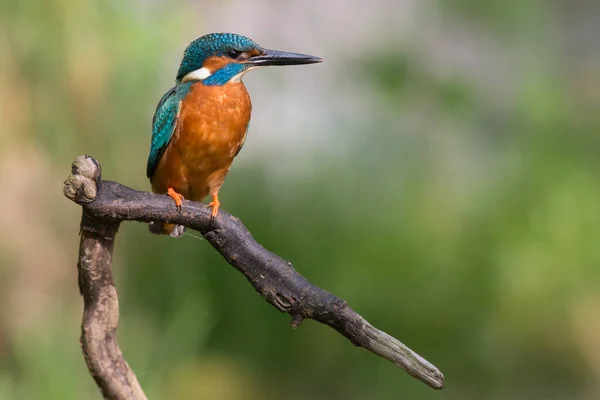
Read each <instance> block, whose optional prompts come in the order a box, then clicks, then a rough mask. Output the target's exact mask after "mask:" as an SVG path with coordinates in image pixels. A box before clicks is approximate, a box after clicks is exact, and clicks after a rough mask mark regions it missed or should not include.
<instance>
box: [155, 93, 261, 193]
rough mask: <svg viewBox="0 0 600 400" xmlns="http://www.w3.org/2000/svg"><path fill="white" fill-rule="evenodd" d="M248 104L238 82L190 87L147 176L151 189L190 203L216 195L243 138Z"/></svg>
mask: <svg viewBox="0 0 600 400" xmlns="http://www.w3.org/2000/svg"><path fill="white" fill-rule="evenodd" d="M251 110H252V105H251V103H250V96H249V95H248V92H247V90H246V87H245V86H244V84H243V83H242V82H235V83H228V84H226V85H223V86H204V85H203V84H202V83H195V84H194V85H193V86H192V87H191V89H190V92H189V93H188V94H187V96H186V97H185V99H184V100H183V101H182V105H181V110H180V113H179V116H178V120H177V125H176V127H175V131H174V133H173V137H172V138H171V141H170V142H169V145H168V147H167V149H166V150H165V152H164V153H163V155H162V157H161V159H160V161H159V163H158V165H157V167H156V171H155V173H154V176H153V177H152V190H153V191H154V192H156V193H165V192H166V191H167V189H168V188H169V187H171V188H173V189H175V191H177V192H178V193H181V194H182V195H183V196H184V197H186V198H187V199H190V200H195V201H202V200H203V199H204V197H206V195H208V194H209V193H211V194H216V193H217V192H218V191H219V188H220V187H221V185H222V184H223V181H224V179H225V176H226V175H227V172H228V171H229V167H230V166H231V163H232V162H233V159H234V157H235V156H236V154H237V152H238V151H239V149H240V147H241V145H242V144H243V142H244V139H245V136H246V130H247V129H248V123H249V122H250V113H251Z"/></svg>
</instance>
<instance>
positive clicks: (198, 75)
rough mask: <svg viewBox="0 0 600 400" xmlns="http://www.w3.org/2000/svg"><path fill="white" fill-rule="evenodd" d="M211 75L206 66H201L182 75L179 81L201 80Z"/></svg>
mask: <svg viewBox="0 0 600 400" xmlns="http://www.w3.org/2000/svg"><path fill="white" fill-rule="evenodd" d="M211 75H212V73H211V72H210V71H209V70H208V68H204V67H202V68H200V69H197V70H195V71H192V72H190V73H189V74H187V75H186V76H184V77H183V79H182V80H181V82H189V81H196V80H200V81H202V80H204V79H206V78H208V77H209V76H211Z"/></svg>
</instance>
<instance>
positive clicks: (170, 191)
mask: <svg viewBox="0 0 600 400" xmlns="http://www.w3.org/2000/svg"><path fill="white" fill-rule="evenodd" d="M167 195H169V197H171V198H172V199H173V200H175V206H176V207H177V208H181V205H182V204H183V195H182V194H181V193H177V192H176V191H175V190H174V189H173V188H169V189H167Z"/></svg>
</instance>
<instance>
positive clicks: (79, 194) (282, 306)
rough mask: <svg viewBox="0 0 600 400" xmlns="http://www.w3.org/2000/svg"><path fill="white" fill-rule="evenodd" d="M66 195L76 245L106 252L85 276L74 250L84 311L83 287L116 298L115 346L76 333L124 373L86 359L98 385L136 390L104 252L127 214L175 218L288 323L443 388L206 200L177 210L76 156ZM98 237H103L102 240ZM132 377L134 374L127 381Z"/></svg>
mask: <svg viewBox="0 0 600 400" xmlns="http://www.w3.org/2000/svg"><path fill="white" fill-rule="evenodd" d="M64 193H65V195H66V196H67V197H68V198H69V199H71V200H73V201H74V202H76V203H78V204H80V205H81V206H82V207H83V215H84V216H83V218H82V232H83V233H82V242H81V243H82V249H84V242H86V241H88V240H90V238H89V235H88V234H87V233H86V232H89V233H93V234H95V235H96V239H95V241H94V242H93V246H97V247H98V248H99V249H102V250H97V252H98V253H100V254H107V255H108V256H97V257H96V258H94V257H92V258H89V257H88V258H86V260H87V259H89V260H90V261H89V262H88V264H86V270H89V271H90V272H89V273H85V274H83V273H82V268H81V265H82V264H83V259H84V258H85V257H86V254H87V253H85V252H84V251H83V250H82V252H80V287H81V289H82V294H83V295H84V299H85V300H86V301H85V302H86V313H88V303H90V304H91V303H93V301H91V300H88V298H90V299H92V298H94V297H93V296H92V295H91V294H90V293H88V291H90V290H91V288H94V287H95V286H94V285H100V287H102V288H105V290H106V293H109V292H110V290H109V289H110V288H112V290H113V292H112V294H113V295H114V296H113V297H109V296H108V295H104V297H103V299H114V301H112V300H104V301H107V302H109V303H110V304H113V305H112V306H111V307H110V312H109V313H108V314H110V316H111V318H112V319H111V322H113V323H114V324H113V325H110V324H109V325H105V326H104V328H108V330H107V331H106V332H105V333H104V334H103V335H102V338H111V339H110V340H108V341H109V342H110V343H113V344H114V346H115V347H114V349H116V351H114V352H112V353H107V352H90V351H89V349H88V350H87V352H86V342H85V340H83V338H82V343H83V347H84V354H86V359H87V360H89V359H90V357H104V358H106V357H108V358H111V357H113V356H114V357H115V360H116V359H118V360H119V361H118V363H117V364H118V365H119V366H121V367H123V369H122V371H124V372H123V373H124V374H125V375H119V374H117V373H114V372H111V373H108V374H107V372H106V371H111V370H112V371H114V370H115V369H114V368H115V365H114V364H110V363H109V365H112V366H111V367H109V368H106V369H102V368H94V365H95V364H94V363H93V362H90V361H88V366H89V367H90V371H91V373H92V375H94V377H95V379H96V382H97V383H98V385H99V386H100V387H101V388H103V386H102V385H101V380H100V378H98V377H99V376H100V375H101V376H102V378H101V379H102V382H104V381H109V380H110V379H120V377H121V376H127V377H128V379H121V382H122V383H123V384H124V385H125V386H127V385H130V387H131V388H132V390H133V392H132V393H138V392H137V390H138V389H139V385H138V383H137V381H136V380H135V376H134V375H133V372H131V370H129V367H128V366H127V363H126V362H125V360H124V359H123V357H122V355H121V352H120V351H119V349H118V347H117V345H116V341H114V328H116V322H117V320H118V310H117V309H116V307H117V306H116V304H117V301H116V291H114V286H113V284H112V278H110V259H111V258H110V253H111V251H112V243H113V239H114V234H115V233H116V229H117V227H118V224H119V223H120V222H121V221H133V220H135V221H141V222H151V221H163V222H169V223H175V224H180V225H184V226H186V227H188V228H191V229H195V230H197V231H199V232H201V233H202V234H203V235H204V237H205V238H206V239H207V240H208V242H209V243H210V244H211V245H212V246H213V247H214V248H215V249H216V250H217V251H218V252H219V253H221V255H222V256H223V257H224V258H225V259H226V260H227V262H229V264H231V265H232V266H234V267H235V268H236V269H238V270H239V271H240V272H241V273H243V274H244V275H245V276H246V278H247V279H248V280H249V281H250V283H251V284H252V286H253V287H254V288H255V289H256V291H257V292H258V293H260V294H261V295H262V296H263V297H264V298H265V299H266V300H267V301H268V302H269V303H271V304H272V305H273V306H275V307H276V308H277V309H278V310H280V311H282V312H286V313H288V314H290V315H291V317H292V321H291V325H292V327H297V326H299V325H300V323H301V322H302V320H303V319H305V318H311V319H314V320H316V321H319V322H321V323H324V324H326V325H329V326H330V327H332V328H333V329H335V330H336V331H338V332H339V333H340V334H342V335H343V336H345V337H346V338H348V339H349V340H350V341H351V342H352V343H354V344H355V345H356V346H360V347H363V348H365V349H367V350H369V351H371V352H373V353H375V354H377V355H379V356H381V357H383V358H385V359H387V360H390V361H391V362H393V363H394V364H396V365H397V366H399V367H401V368H402V369H404V370H405V371H406V372H408V373H409V374H410V375H412V376H414V377H415V378H417V379H419V380H420V381H422V382H424V383H426V384H427V385H429V386H431V387H432V388H434V389H442V388H443V387H444V376H443V375H442V373H441V372H440V371H439V370H438V369H437V368H436V367H435V366H433V365H432V364H430V363H429V362H428V361H426V360H425V359H423V358H422V357H420V356H419V355H418V354H416V353H415V352H413V351H412V350H411V349H409V348H408V347H407V346H405V345H404V344H403V343H401V342H400V341H399V340H397V339H395V338H393V337H392V336H390V335H388V334H386V333H385V332H382V331H380V330H378V329H376V328H375V327H373V326H372V325H371V324H369V323H368V322H367V321H366V320H365V319H364V318H363V317H361V316H360V315H359V314H358V313H356V312H355V311H354V310H352V309H351V308H350V307H349V306H348V305H347V303H346V302H345V301H344V300H342V299H340V298H339V297H337V296H335V295H333V294H331V293H329V292H327V291H325V290H323V289H321V288H319V287H317V286H315V285H313V284H312V283H310V282H309V281H308V280H306V278H304V277H303V276H302V275H300V274H299V273H298V272H297V271H296V270H295V269H294V268H293V266H292V264H291V263H290V262H288V261H285V260H283V259H282V258H280V257H279V256H277V255H276V254H273V253H271V252H269V251H268V250H266V249H265V248H263V247H262V246H261V245H260V244H259V243H257V242H256V241H255V240H254V238H252V236H251V235H250V232H248V230H247V229H246V227H245V226H244V225H243V224H242V223H241V222H240V221H239V220H238V219H237V218H235V217H233V216H231V215H230V214H228V213H227V212H226V211H224V210H222V209H221V210H220V211H219V215H218V216H217V217H216V218H214V219H213V218H211V212H210V209H209V208H208V207H207V206H206V205H204V204H201V203H196V202H191V201H184V202H183V206H182V208H181V209H180V210H178V209H177V208H176V207H175V205H174V202H173V201H172V200H171V199H170V198H169V197H167V196H162V195H156V194H152V193H148V192H140V191H136V190H133V189H131V188H128V187H126V186H123V185H121V184H119V183H116V182H111V181H104V180H101V177H100V166H99V164H98V163H97V161H96V160H94V159H93V158H92V157H89V156H80V157H78V158H77V160H75V162H74V163H73V168H72V174H71V176H69V178H68V179H67V180H66V181H65V188H64ZM101 238H103V239H104V240H100V239H101ZM94 264H95V265H94ZM100 264H102V265H100ZM106 271H107V272H106ZM100 276H106V277H107V278H106V279H102V278H99V277H100ZM82 280H84V281H85V282H82ZM86 296H87V297H86ZM95 298H98V296H96V297H95ZM85 315H88V314H85ZM85 315H84V321H83V332H84V334H83V335H84V336H85V332H86V329H87V328H86V327H88V328H89V329H92V328H91V327H92V326H93V325H94V322H93V320H94V319H95V318H102V317H106V316H105V315H103V314H101V313H99V312H94V313H91V312H90V313H89V316H88V317H87V318H86V317H85ZM109 331H110V332H109ZM98 335H100V334H98ZM104 340H106V339H104ZM88 347H89V346H88ZM95 362H96V363H97V364H102V361H99V360H96V361H95ZM103 371H104V372H103ZM131 377H132V378H133V379H130V378H131ZM105 385H106V384H105ZM135 388H137V389H135ZM103 393H104V394H105V396H106V397H107V398H110V399H122V398H133V399H138V398H144V397H139V395H141V396H143V393H142V391H141V389H139V394H138V397H135V395H132V397H118V396H115V397H110V395H107V391H106V389H103Z"/></svg>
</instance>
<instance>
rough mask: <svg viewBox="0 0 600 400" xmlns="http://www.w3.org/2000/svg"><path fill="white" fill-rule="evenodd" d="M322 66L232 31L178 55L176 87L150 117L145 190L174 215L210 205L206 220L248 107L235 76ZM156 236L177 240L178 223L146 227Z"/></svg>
mask: <svg viewBox="0 0 600 400" xmlns="http://www.w3.org/2000/svg"><path fill="white" fill-rule="evenodd" d="M322 61H323V60H322V59H321V58H320V57H315V56H311V55H307V54H299V53H289V52H284V51H278V50H269V49H265V48H263V47H261V46H260V45H258V44H257V43H256V42H254V41H253V40H251V39H249V38H247V37H245V36H242V35H238V34H234V33H211V34H207V35H204V36H201V37H199V38H197V39H195V40H194V41H192V42H191V43H190V44H189V45H188V46H187V48H186V49H185V50H184V52H183V58H182V60H181V63H180V65H179V69H178V71H177V76H176V78H175V86H174V87H172V88H171V89H170V90H169V91H167V92H166V93H165V94H164V95H163V96H162V98H161V99H160V101H159V103H158V106H157V107H156V111H155V113H154V117H153V118H152V140H151V143H150V153H149V155H148V163H147V166H146V175H147V177H148V179H149V180H150V184H151V187H152V191H153V192H154V193H158V194H167V195H168V196H170V197H171V198H172V199H173V201H174V202H175V206H176V207H177V208H178V209H181V205H182V201H183V200H184V199H188V200H193V201H200V202H201V201H203V200H204V199H205V198H206V197H207V196H208V195H211V197H212V201H211V202H210V203H209V205H208V206H209V207H210V208H211V211H212V212H211V216H212V218H214V217H216V216H217V215H218V212H219V207H220V205H221V203H220V201H219V189H220V188H221V186H222V185H223V182H224V181H225V177H226V176H227V173H228V172H229V169H230V167H231V164H232V162H233V159H234V158H235V157H236V156H237V155H238V154H239V152H240V150H241V149H242V147H243V145H244V142H245V140H246V134H247V132H248V127H249V123H250V116H251V111H252V103H251V101H250V95H249V94H248V91H247V90H246V87H245V85H244V83H243V82H242V77H243V76H244V75H245V74H246V73H247V72H249V71H251V70H253V69H257V68H261V67H264V66H269V65H279V66H284V65H300V64H313V63H319V62H322ZM150 231H151V232H152V233H156V234H168V235H170V236H172V237H178V236H181V235H182V234H183V233H184V227H183V226H181V225H175V224H167V223H162V222H153V223H151V224H150Z"/></svg>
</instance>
